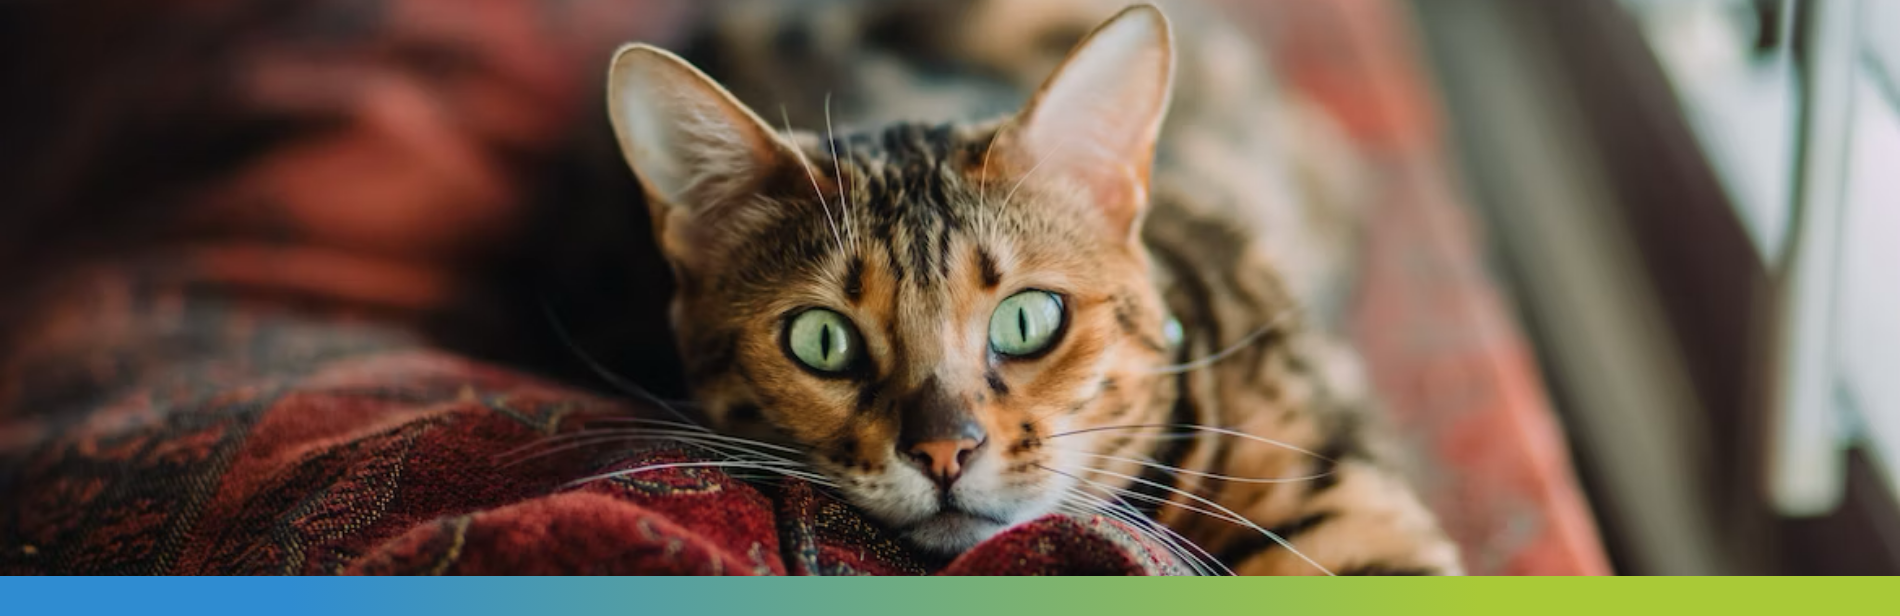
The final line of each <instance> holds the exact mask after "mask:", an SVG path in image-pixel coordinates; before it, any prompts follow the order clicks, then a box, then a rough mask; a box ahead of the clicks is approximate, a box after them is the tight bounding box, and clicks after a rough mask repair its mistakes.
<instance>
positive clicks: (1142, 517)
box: [1070, 475, 1233, 574]
mask: <svg viewBox="0 0 1900 616" xmlns="http://www.w3.org/2000/svg"><path fill="white" fill-rule="evenodd" d="M1070 477H1073V475H1070ZM1075 481H1081V483H1085V485H1087V487H1093V489H1098V491H1102V492H1104V496H1108V498H1113V500H1115V502H1119V504H1121V508H1119V510H1117V511H1121V519H1132V521H1144V525H1148V527H1151V529H1161V530H1163V532H1167V534H1169V536H1174V538H1178V540H1180V542H1184V544H1186V546H1193V553H1199V555H1205V557H1207V561H1212V563H1214V565H1218V567H1220V568H1224V570H1227V565H1224V563H1220V559H1216V557H1214V555H1212V553H1207V549H1201V546H1199V544H1193V542H1189V540H1188V538H1184V536H1180V532H1174V529H1169V527H1167V525H1163V523H1159V521H1155V519H1151V517H1148V515H1146V513H1140V511H1136V510H1134V506H1131V504H1129V502H1127V500H1123V498H1121V496H1119V494H1115V491H1117V489H1113V487H1106V485H1100V483H1094V481H1089V479H1081V477H1075ZM1079 494H1083V496H1087V498H1093V500H1096V502H1100V504H1104V506H1110V508H1113V506H1112V504H1110V502H1108V500H1102V498H1098V496H1091V494H1085V492H1079ZM1129 494H1131V496H1144V498H1146V500H1150V502H1157V504H1172V502H1169V500H1165V498H1155V496H1148V494H1136V492H1129ZM1176 506H1180V504H1176ZM1184 510H1188V511H1197V513H1207V515H1208V517H1214V519H1222V521H1227V519H1226V517H1222V515H1216V513H1210V511H1203V510H1199V508H1184ZM1104 515H1106V510H1104ZM1229 523H1231V521H1229ZM1193 561H1201V557H1193ZM1208 568H1212V567H1208ZM1227 574H1233V570H1227Z"/></svg>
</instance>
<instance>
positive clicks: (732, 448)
mask: <svg viewBox="0 0 1900 616" xmlns="http://www.w3.org/2000/svg"><path fill="white" fill-rule="evenodd" d="M578 436H579V438H565V439H561V442H560V443H545V442H544V443H532V444H529V445H527V446H523V447H517V448H515V449H513V450H510V451H507V452H503V453H500V454H496V455H495V456H493V459H495V460H496V461H497V462H500V461H501V460H503V459H504V458H505V457H507V456H511V455H516V454H520V453H521V452H523V451H525V450H527V449H529V448H532V447H537V446H542V445H547V446H549V448H548V449H544V450H541V451H536V452H533V453H529V454H526V455H523V456H521V457H520V458H518V459H515V460H513V461H509V462H506V463H504V464H503V466H514V465H517V464H521V463H524V462H527V461H529V460H534V459H537V458H543V457H547V456H551V455H554V454H558V453H561V452H565V451H573V450H575V449H583V448H586V447H594V446H599V445H608V444H613V443H637V442H665V443H675V444H680V445H692V446H696V447H700V448H704V449H708V450H711V451H712V452H713V453H719V454H721V455H726V456H728V457H732V456H733V455H735V454H739V455H745V456H751V457H753V458H757V459H759V461H762V462H771V463H774V464H791V465H799V466H804V465H805V463H804V462H801V461H798V460H794V459H791V458H786V457H783V456H776V455H772V454H767V453H760V452H757V451H753V450H750V449H746V448H745V447H744V446H742V445H734V444H732V443H726V442H720V441H717V440H705V439H694V438H690V437H682V436H678V435H672V436H666V435H655V434H647V433H627V434H587V435H578Z"/></svg>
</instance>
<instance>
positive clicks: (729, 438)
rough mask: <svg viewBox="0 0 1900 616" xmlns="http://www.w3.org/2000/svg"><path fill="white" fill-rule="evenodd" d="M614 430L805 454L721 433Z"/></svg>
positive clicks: (660, 429) (801, 450)
mask: <svg viewBox="0 0 1900 616" xmlns="http://www.w3.org/2000/svg"><path fill="white" fill-rule="evenodd" d="M635 422H637V420H636V421H635ZM635 422H629V423H635ZM607 423H621V422H620V421H607ZM637 423H645V422H637ZM616 429H618V430H629V431H638V432H640V433H642V434H658V435H667V436H677V437H687V438H702V439H717V440H721V441H727V442H732V443H738V444H742V445H749V446H752V447H758V448H762V449H770V450H773V451H782V452H785V453H790V454H798V455H803V454H805V453H806V452H805V450H803V449H799V448H797V447H790V446H786V445H780V444H777V443H768V442H765V441H760V440H754V439H749V438H745V437H740V436H733V435H730V434H722V433H718V432H696V431H690V430H674V429H667V428H658V429H653V428H616ZM580 433H581V432H577V433H576V434H580Z"/></svg>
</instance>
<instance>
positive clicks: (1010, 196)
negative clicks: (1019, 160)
mask: <svg viewBox="0 0 1900 616" xmlns="http://www.w3.org/2000/svg"><path fill="white" fill-rule="evenodd" d="M1068 143H1069V142H1068V141H1067V140H1064V141H1062V142H1059V143H1057V144H1056V147H1053V148H1050V149H1049V151H1048V152H1047V153H1045V154H1043V155H1042V158H1040V159H1037V160H1036V164H1035V165H1034V166H1031V167H1030V168H1029V171H1028V172H1026V173H1024V174H1023V177H1020V178H1017V179H1016V185H1015V186H1011V187H1009V193H1007V194H1005V195H1003V205H1009V204H1010V202H1011V201H1013V200H1015V199H1016V191H1017V190H1018V189H1020V188H1022V187H1023V183H1024V182H1028V181H1029V178H1030V176H1033V175H1036V170H1037V169H1041V168H1042V164H1043V163H1046V162H1049V157H1051V156H1055V154H1056V152H1059V151H1061V150H1062V146H1064V145H1068ZM991 144H992V145H994V144H995V142H991Z"/></svg>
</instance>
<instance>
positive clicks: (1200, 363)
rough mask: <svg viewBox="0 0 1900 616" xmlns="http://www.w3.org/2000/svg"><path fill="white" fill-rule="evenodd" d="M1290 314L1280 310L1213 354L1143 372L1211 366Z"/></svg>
mask: <svg viewBox="0 0 1900 616" xmlns="http://www.w3.org/2000/svg"><path fill="white" fill-rule="evenodd" d="M1292 314H1293V311H1291V310H1284V311H1281V312H1280V314H1278V315H1276V316H1274V317H1273V320H1271V321H1268V322H1267V323H1266V324H1265V325H1261V326H1260V327H1257V328H1254V330H1253V331H1251V332H1247V335H1245V336H1241V337H1240V340H1238V341H1235V342H1234V343H1233V344H1231V345H1228V346H1227V348H1224V349H1221V350H1219V351H1216V352H1214V354H1212V355H1208V356H1206V357H1202V358H1200V359H1196V360H1193V361H1189V362H1185V363H1179V364H1174V365H1171V366H1160V367H1156V368H1153V369H1151V370H1148V371H1147V372H1146V373H1145V374H1182V373H1186V372H1193V371H1195V370H1200V369H1202V368H1206V367H1208V366H1212V365H1214V364H1215V363H1216V362H1219V361H1220V360H1223V359H1227V358H1228V357H1231V356H1233V354H1235V353H1239V352H1240V351H1242V350H1244V349H1246V348H1247V347H1250V346H1253V343H1254V342H1255V341H1257V340H1259V339H1260V338H1261V337H1262V336H1265V335H1267V334H1269V333H1272V332H1274V331H1275V330H1278V329H1279V328H1280V326H1281V325H1283V324H1285V322H1286V321H1287V319H1288V318H1290V317H1291V316H1292Z"/></svg>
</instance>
